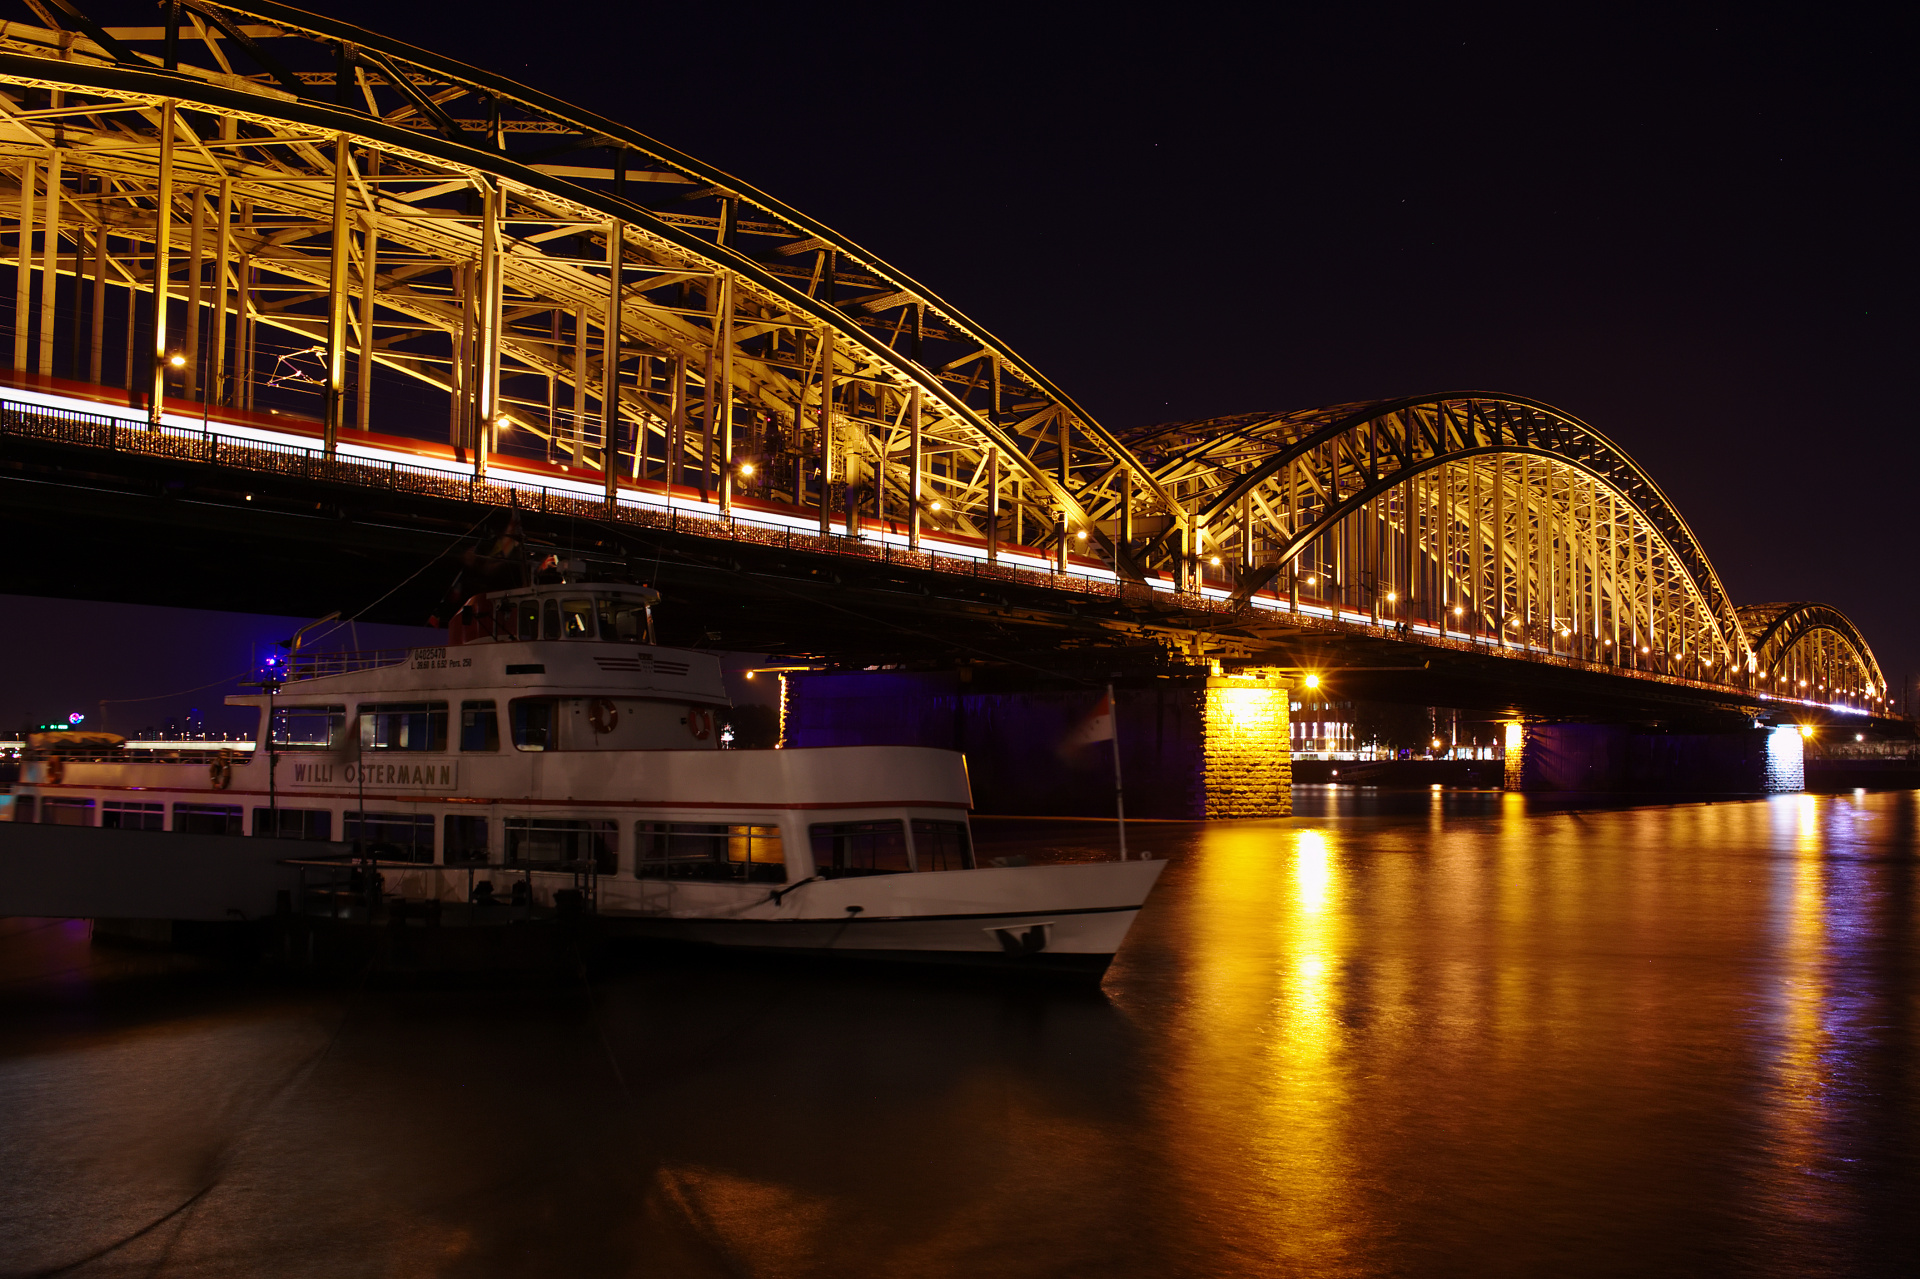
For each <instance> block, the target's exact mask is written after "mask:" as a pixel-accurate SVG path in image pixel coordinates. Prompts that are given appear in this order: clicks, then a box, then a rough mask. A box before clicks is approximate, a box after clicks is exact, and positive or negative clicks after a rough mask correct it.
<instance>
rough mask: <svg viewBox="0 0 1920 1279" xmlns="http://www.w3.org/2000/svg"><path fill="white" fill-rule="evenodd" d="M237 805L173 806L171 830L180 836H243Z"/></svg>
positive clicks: (242, 821) (244, 832)
mask: <svg viewBox="0 0 1920 1279" xmlns="http://www.w3.org/2000/svg"><path fill="white" fill-rule="evenodd" d="M244 825H245V822H244V819H243V818H242V817H241V814H240V805H238V804H175V805H174V806H173V829H174V830H175V831H177V832H179V833H180V834H182V835H244V834H246V831H245V830H244V829H242V828H243V826H244Z"/></svg>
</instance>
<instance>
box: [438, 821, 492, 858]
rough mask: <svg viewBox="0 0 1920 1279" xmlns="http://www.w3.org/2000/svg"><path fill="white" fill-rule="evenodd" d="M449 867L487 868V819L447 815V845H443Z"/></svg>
mask: <svg viewBox="0 0 1920 1279" xmlns="http://www.w3.org/2000/svg"><path fill="white" fill-rule="evenodd" d="M442 847H443V848H444V849H445V852H446V863H447V865H449V866H485V865H486V864H487V819H486V818H484V817H472V816H467V815H464V814H458V813H450V814H448V815H447V837H446V843H445V844H444V845H442Z"/></svg>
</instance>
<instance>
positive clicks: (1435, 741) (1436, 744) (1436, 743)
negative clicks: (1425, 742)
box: [1433, 737, 1440, 750]
mask: <svg viewBox="0 0 1920 1279" xmlns="http://www.w3.org/2000/svg"><path fill="white" fill-rule="evenodd" d="M1433 748H1434V749H1435V750H1439V749H1440V739H1439V738H1437V737H1436V738H1434V739H1433Z"/></svg>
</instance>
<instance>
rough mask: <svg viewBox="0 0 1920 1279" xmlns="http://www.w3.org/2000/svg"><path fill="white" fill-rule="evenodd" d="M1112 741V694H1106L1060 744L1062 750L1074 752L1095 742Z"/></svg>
mask: <svg viewBox="0 0 1920 1279" xmlns="http://www.w3.org/2000/svg"><path fill="white" fill-rule="evenodd" d="M1112 740H1113V694H1112V693H1108V694H1107V695H1105V696H1104V697H1102V698H1101V699H1100V704H1099V705H1098V706H1096V707H1094V708H1093V710H1092V712H1091V713H1089V714H1088V715H1087V716H1086V717H1085V718H1084V719H1082V720H1081V721H1080V722H1079V723H1078V724H1075V725H1074V726H1073V728H1072V730H1071V731H1070V732H1068V734H1067V736H1066V739H1065V740H1064V741H1062V742H1061V743H1060V745H1061V748H1062V749H1063V750H1075V749H1077V748H1079V747H1082V746H1091V745H1093V744H1094V743H1095V742H1106V741H1112Z"/></svg>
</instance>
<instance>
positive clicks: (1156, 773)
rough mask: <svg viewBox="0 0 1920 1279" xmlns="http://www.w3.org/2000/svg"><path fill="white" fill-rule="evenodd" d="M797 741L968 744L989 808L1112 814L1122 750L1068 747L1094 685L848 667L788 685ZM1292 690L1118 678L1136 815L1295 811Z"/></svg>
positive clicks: (1218, 680) (1255, 675)
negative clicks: (1114, 762) (1116, 764)
mask: <svg viewBox="0 0 1920 1279" xmlns="http://www.w3.org/2000/svg"><path fill="white" fill-rule="evenodd" d="M786 689H787V704H786V707H785V712H786V713H785V717H784V723H785V726H786V729H785V731H786V744H787V745H788V746H795V747H806V746H933V747H938V748H941V749H945V750H959V751H964V752H965V753H966V756H967V769H968V773H969V775H970V776H971V778H972V781H973V795H974V804H975V807H976V808H977V809H978V810H979V811H980V812H982V813H1002V814H1035V815H1046V816H1074V817H1111V816H1112V815H1113V773H1112V767H1113V765H1112V758H1113V757H1112V752H1111V748H1110V747H1109V746H1108V744H1107V743H1106V742H1104V741H1101V742H1096V743H1093V744H1091V745H1088V746H1082V747H1078V748H1074V747H1069V746H1067V745H1066V744H1065V743H1066V741H1067V739H1068V738H1069V737H1070V736H1071V734H1072V733H1073V730H1074V727H1075V726H1076V725H1077V724H1079V723H1080V721H1081V720H1083V719H1084V718H1085V717H1086V716H1087V715H1088V714H1089V713H1090V712H1091V711H1092V710H1093V708H1094V706H1095V705H1096V704H1097V703H1098V702H1099V701H1100V697H1101V690H1100V689H1099V688H1097V687H1090V686H1073V687H1067V686H1063V685H1057V684H1051V685H1046V686H1040V685H1038V684H1037V683H1036V682H1034V681H1032V680H1031V679H1023V678H1021V677H1018V676H1014V675H1007V674H1002V673H998V672H991V673H990V672H985V671H979V672H975V671H971V670H962V671H950V672H938V673H907V672H889V671H850V672H846V673H841V674H820V675H792V676H789V677H788V679H787V682H786ZM1291 692H1292V690H1291V689H1290V688H1289V686H1288V685H1287V684H1286V682H1285V681H1284V680H1282V679H1280V678H1279V677H1278V676H1277V674H1276V673H1274V672H1268V671H1249V672H1243V673H1241V675H1239V676H1236V677H1214V678H1209V677H1207V676H1206V675H1204V674H1199V673H1194V674H1188V675H1180V676H1175V677H1162V678H1158V679H1149V680H1139V681H1135V682H1133V683H1131V684H1128V683H1124V682H1123V683H1120V684H1119V685H1118V686H1116V688H1115V690H1114V698H1115V701H1116V702H1117V703H1118V716H1119V730H1120V754H1121V768H1122V771H1123V772H1124V774H1125V779H1126V794H1127V814H1128V815H1129V816H1134V817H1158V818H1187V819H1199V818H1234V817H1283V816H1286V815H1287V814H1289V813H1291V812H1292V810H1293V768H1292V754H1291V751H1290V749H1289V741H1290V737H1291V730H1290V727H1289V724H1290V718H1289V713H1288V710H1289V698H1290V696H1291Z"/></svg>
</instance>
